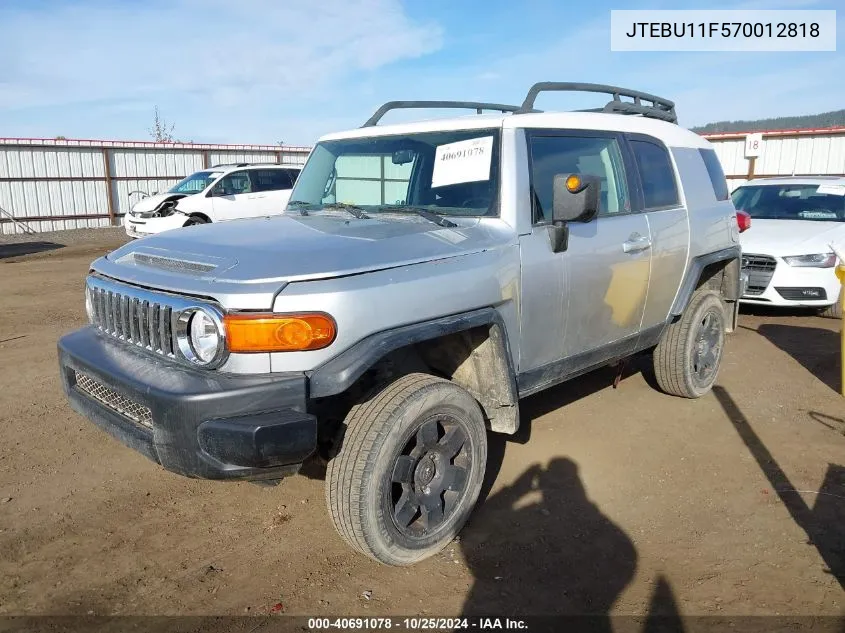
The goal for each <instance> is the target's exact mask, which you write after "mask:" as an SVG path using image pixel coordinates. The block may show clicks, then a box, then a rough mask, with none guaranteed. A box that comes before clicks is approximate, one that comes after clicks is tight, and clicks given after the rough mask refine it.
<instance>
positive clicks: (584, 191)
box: [549, 174, 601, 253]
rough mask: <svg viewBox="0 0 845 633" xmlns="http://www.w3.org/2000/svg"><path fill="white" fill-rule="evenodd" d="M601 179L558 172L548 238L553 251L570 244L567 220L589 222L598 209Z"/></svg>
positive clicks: (553, 183)
mask: <svg viewBox="0 0 845 633" xmlns="http://www.w3.org/2000/svg"><path fill="white" fill-rule="evenodd" d="M600 189H601V181H600V180H599V179H598V178H597V177H596V176H582V175H580V174H555V177H554V180H553V181H552V225H551V226H550V227H549V242H550V243H551V247H552V252H553V253H560V252H561V251H565V250H566V249H567V248H568V246H569V227H568V226H567V223H568V222H589V221H590V220H592V219H593V218H594V217H596V214H597V213H598V212H599V200H600V198H599V190H600Z"/></svg>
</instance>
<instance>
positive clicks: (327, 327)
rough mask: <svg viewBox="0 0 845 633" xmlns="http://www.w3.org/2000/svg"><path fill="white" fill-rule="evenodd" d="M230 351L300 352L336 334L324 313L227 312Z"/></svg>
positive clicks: (327, 341) (319, 345) (225, 321)
mask: <svg viewBox="0 0 845 633" xmlns="http://www.w3.org/2000/svg"><path fill="white" fill-rule="evenodd" d="M223 325H224V326H225V329H226V344H227V345H228V348H229V351H230V352H304V351H307V350H315V349H322V348H324V347H327V346H329V345H331V344H332V341H334V339H335V336H336V335H337V326H336V325H335V322H334V319H332V318H331V317H330V316H329V315H328V314H322V313H314V314H227V315H226V316H225V317H223Z"/></svg>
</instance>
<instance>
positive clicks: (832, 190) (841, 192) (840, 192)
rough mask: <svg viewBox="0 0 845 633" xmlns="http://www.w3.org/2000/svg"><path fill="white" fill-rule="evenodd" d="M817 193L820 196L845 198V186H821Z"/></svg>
mask: <svg viewBox="0 0 845 633" xmlns="http://www.w3.org/2000/svg"><path fill="white" fill-rule="evenodd" d="M816 193H817V194H819V195H822V194H827V195H829V196H845V185H819V188H818V189H816Z"/></svg>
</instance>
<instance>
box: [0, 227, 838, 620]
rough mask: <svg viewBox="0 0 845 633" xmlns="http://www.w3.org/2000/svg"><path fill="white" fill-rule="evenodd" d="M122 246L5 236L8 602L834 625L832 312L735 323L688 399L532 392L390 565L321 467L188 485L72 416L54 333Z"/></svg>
mask: <svg viewBox="0 0 845 633" xmlns="http://www.w3.org/2000/svg"><path fill="white" fill-rule="evenodd" d="M123 241H124V238H123V234H122V231H121V229H100V230H83V231H66V232H61V233H56V234H40V235H38V236H33V237H27V238H20V237H17V238H11V237H10V236H6V237H3V238H0V359H2V362H0V385H2V389H0V613H2V614H24V613H26V614H88V613H91V612H93V613H95V614H101V615H104V614H244V613H251V614H262V613H269V612H270V611H271V610H272V609H273V608H274V605H278V604H282V605H283V607H282V611H283V612H284V613H297V614H308V615H318V614H332V615H349V614H367V615H378V614H387V613H390V614H405V615H408V614H424V613H427V614H433V615H447V614H452V615H454V614H459V613H462V612H463V613H488V614H489V613H495V614H501V615H508V614H521V615H524V614H541V613H598V614H608V613H610V614H654V613H670V614H671V613H682V614H684V615H692V614H710V615H713V614H731V615H738V614H771V613H780V614H791V615H801V614H828V615H842V614H845V593H843V586H845V406H843V399H842V398H841V397H840V396H839V394H838V390H839V358H838V345H839V338H838V336H839V335H838V328H839V323H838V322H836V321H830V320H825V319H821V318H818V317H815V316H811V315H807V314H800V313H798V314H782V313H773V312H771V313H757V314H747V313H746V314H743V315H742V316H741V321H740V324H741V327H740V329H739V331H738V332H737V333H736V334H735V335H733V336H731V337H730V338H729V341H728V349H727V354H726V358H725V362H724V365H723V370H722V373H721V376H720V381H719V386H718V388H717V389H716V390H715V391H714V393H712V394H710V395H708V396H707V397H705V398H702V399H701V400H698V401H686V400H681V399H677V398H671V397H668V396H665V395H661V394H660V393H658V392H657V391H655V389H654V388H653V387H652V386H651V383H653V378H652V376H651V373H650V371H649V369H648V362H646V361H645V360H643V361H640V362H638V363H635V364H633V366H630V367H629V369H628V370H627V372H626V375H625V378H624V379H623V380H622V382H621V383H620V385H619V388H618V389H616V390H614V389H613V388H612V387H611V384H612V380H613V373H612V371H610V370H602V371H598V372H594V373H592V374H590V375H588V376H585V377H583V378H581V379H579V380H577V381H574V382H572V383H569V384H566V385H563V386H561V387H558V388H556V389H553V390H551V391H550V392H547V393H544V394H541V395H538V396H534V397H532V398H529V399H528V400H526V401H524V402H523V405H522V415H523V425H524V427H525V429H524V432H522V433H521V435H520V437H518V438H515V439H514V440H511V441H507V442H505V441H503V440H502V439H501V438H496V437H494V438H492V439H491V447H490V451H491V462H490V466H489V476H488V485H489V493H488V495H487V497H486V500H485V501H484V503H483V504H482V505H480V507H479V508H478V509H477V510H476V512H475V514H474V515H473V518H472V520H471V522H470V524H469V525H468V526H467V527H466V528H465V530H464V531H463V534H462V535H461V537H460V539H459V540H458V541H456V542H455V543H453V544H452V545H451V546H450V547H448V548H447V549H446V550H445V551H444V552H443V553H442V554H441V555H438V556H436V557H434V558H433V559H431V560H428V561H426V562H424V563H422V564H420V565H417V566H415V567H413V568H410V569H398V568H387V567H383V566H379V565H378V564H376V563H373V562H371V561H369V560H367V559H365V558H362V557H360V556H358V555H355V554H353V553H351V552H350V550H348V549H347V547H346V546H345V545H344V544H343V543H342V542H341V540H340V539H339V537H337V536H336V535H335V533H334V531H333V530H332V528H331V526H330V522H329V517H328V515H327V512H326V509H325V507H324V502H323V488H322V481H321V477H322V475H323V473H322V471H321V469H320V468H319V467H318V466H317V465H316V464H312V465H310V466H309V467H308V468H307V469H306V470H307V473H306V474H303V475H299V476H296V477H293V478H290V479H288V480H285V481H284V482H283V483H282V484H281V485H279V486H277V487H271V488H267V487H258V486H255V485H253V484H249V483H219V482H208V481H195V480H189V479H185V478H181V477H179V476H176V475H173V474H170V473H168V472H165V471H163V470H161V469H160V468H158V467H157V466H155V465H154V464H152V463H151V462H149V461H147V460H146V459H145V458H144V457H142V456H141V455H139V454H136V453H134V452H132V451H131V450H129V449H127V448H124V447H123V446H121V445H120V444H118V443H117V442H116V441H114V440H112V439H111V438H110V437H108V436H107V435H106V434H104V433H102V432H101V431H99V430H98V429H96V428H95V427H94V426H93V425H92V424H90V423H89V422H87V421H86V420H84V419H82V418H80V417H79V416H77V415H76V414H74V413H73V412H72V411H71V410H70V408H69V407H68V406H67V405H66V403H65V400H64V396H63V395H62V393H61V389H60V385H59V380H58V376H57V365H56V351H55V345H56V340H57V338H58V337H59V336H60V335H61V334H63V333H64V332H67V331H68V330H71V329H73V328H76V327H78V326H80V325H81V324H82V323H83V322H84V309H83V297H82V283H83V279H84V276H85V273H86V271H87V267H88V264H89V263H90V261H91V260H92V259H94V258H95V257H97V256H98V255H100V254H102V253H105V252H107V251H108V250H111V249H113V248H115V247H117V246H118V245H119V244H121V243H122V242H123ZM277 610H278V609H277Z"/></svg>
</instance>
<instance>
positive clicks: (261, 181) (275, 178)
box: [250, 169, 290, 191]
mask: <svg viewBox="0 0 845 633" xmlns="http://www.w3.org/2000/svg"><path fill="white" fill-rule="evenodd" d="M250 179H251V180H252V190H253V191H278V190H279V189H290V179H289V178H288V175H287V173H286V172H285V170H284V169H253V170H252V171H251V172H250Z"/></svg>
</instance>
